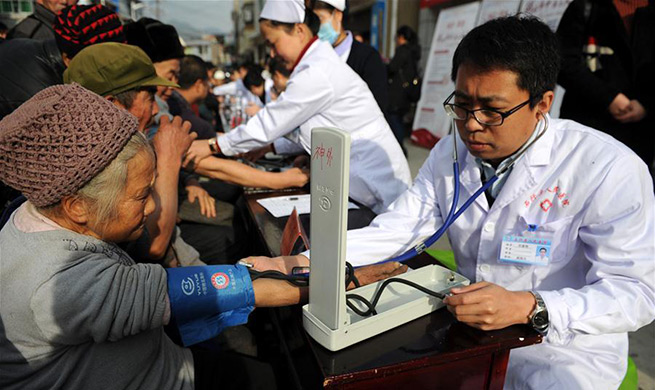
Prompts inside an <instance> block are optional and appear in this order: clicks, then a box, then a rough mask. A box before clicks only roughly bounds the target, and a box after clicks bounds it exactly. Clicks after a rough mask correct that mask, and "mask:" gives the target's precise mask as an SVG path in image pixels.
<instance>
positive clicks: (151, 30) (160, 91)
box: [125, 18, 184, 123]
mask: <svg viewBox="0 0 655 390" xmlns="http://www.w3.org/2000/svg"><path fill="white" fill-rule="evenodd" d="M125 34H126V36H127V43H128V44H130V45H134V46H138V47H140V48H141V49H142V50H143V51H144V52H146V54H147V55H148V57H150V60H151V61H152V63H153V65H154V66H155V71H156V72H157V75H158V76H159V77H163V78H165V79H167V80H169V81H172V82H174V83H177V81H178V77H179V73H180V60H181V59H182V57H184V48H183V47H182V44H181V43H180V37H179V35H178V34H177V30H176V29H175V27H173V26H171V25H170V24H164V23H162V22H160V21H158V20H155V19H151V18H141V19H139V20H138V21H136V22H131V23H128V24H126V25H125ZM172 92H173V89H172V88H171V87H163V86H162V87H158V88H157V95H155V99H156V102H157V105H158V106H159V113H158V114H157V115H156V116H155V121H156V123H159V117H160V116H161V115H164V114H165V111H168V106H167V105H166V100H168V98H169V97H170V96H171V93H172Z"/></svg>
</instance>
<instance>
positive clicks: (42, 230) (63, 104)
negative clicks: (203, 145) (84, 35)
mask: <svg viewBox="0 0 655 390" xmlns="http://www.w3.org/2000/svg"><path fill="white" fill-rule="evenodd" d="M100 130H101V131H100ZM67 139H68V140H70V139H73V140H75V142H72V143H71V142H62V140H67ZM0 150H2V153H0V179H1V180H2V181H3V182H5V183H7V184H10V185H12V186H14V187H16V188H19V189H20V190H21V192H22V193H23V194H24V195H25V196H26V197H27V199H28V201H27V202H26V203H24V204H23V205H22V206H21V207H20V208H19V209H18V210H17V211H16V212H15V213H14V214H13V215H12V218H11V219H10V221H9V222H8V223H7V224H6V225H5V226H4V228H3V229H2V230H1V231H0V247H2V252H1V253H0V318H1V320H2V324H3V326H2V327H0V340H1V341H0V386H1V387H2V388H3V389H28V388H56V387H59V388H66V389H126V388H134V387H138V388H139V389H146V390H147V389H152V390H159V389H173V388H175V389H189V390H190V389H194V388H196V389H199V388H200V389H202V388H204V389H210V388H215V387H213V386H215V382H214V383H212V382H213V380H214V379H215V378H216V377H218V373H219V372H220V374H221V375H222V376H223V377H229V379H227V378H226V381H229V382H228V383H226V384H225V386H221V388H234V387H235V386H239V387H237V388H240V387H241V386H243V387H244V388H249V387H250V386H251V383H249V382H252V381H257V380H259V378H258V376H263V377H265V378H267V379H268V380H271V381H272V373H271V372H270V369H267V368H264V367H262V365H261V364H260V363H257V362H252V361H251V362H249V364H250V365H252V364H255V363H256V364H258V366H257V367H258V368H259V369H260V370H259V371H257V375H254V373H251V374H250V375H246V373H244V372H243V368H242V367H241V366H240V365H239V364H238V363H237V362H238V361H243V360H244V358H240V357H238V356H231V355H228V356H230V357H229V358H228V356H222V355H217V354H212V353H208V352H203V351H202V350H199V351H195V352H192V350H189V349H185V348H182V347H179V346H177V345H175V344H174V343H173V342H172V341H171V340H170V339H169V338H168V336H167V335H166V334H165V333H164V329H163V326H164V325H165V324H167V323H168V322H169V320H170V318H171V316H173V318H175V307H174V306H172V305H173V303H174V302H175V300H174V298H172V293H171V288H173V287H174V286H173V285H171V284H170V283H168V280H169V278H171V277H174V276H175V273H174V272H171V271H165V270H164V268H162V267H161V266H159V265H155V264H135V263H134V261H133V260H132V259H131V258H130V257H129V256H128V255H127V254H126V253H125V252H123V251H122V250H121V249H120V248H119V247H118V246H117V245H116V244H117V243H121V242H124V241H129V240H134V239H135V238H137V237H138V236H139V235H140V234H141V233H142V232H143V230H144V228H145V227H144V226H145V220H146V218H147V217H148V215H150V214H152V213H153V212H154V211H155V207H156V206H155V200H154V199H153V195H152V188H153V186H154V181H155V175H156V169H155V165H156V162H155V155H154V153H153V151H152V149H151V147H150V145H149V143H148V141H147V140H146V138H145V136H144V135H143V134H141V133H140V132H139V130H138V122H137V121H136V119H135V118H134V116H132V115H130V114H129V113H128V112H127V111H125V110H122V109H119V108H118V107H116V106H115V105H113V104H111V103H109V102H108V101H107V100H106V99H103V98H101V97H99V96H97V95H95V94H93V93H92V92H90V91H88V90H86V89H84V88H82V87H80V86H79V85H59V86H54V87H50V88H48V89H45V90H43V91H41V92H39V93H38V94H37V95H35V96H34V97H33V98H32V99H30V100H28V101H27V102H26V103H25V104H24V105H23V106H21V107H19V108H18V109H17V110H16V111H15V112H14V113H13V114H11V115H9V116H7V117H6V118H4V119H3V120H2V121H1V122H0ZM35 169H36V171H35ZM203 268H205V267H196V269H203ZM241 268H244V267H241ZM210 269H214V268H210ZM179 270H183V268H180V269H179ZM225 270H226V272H229V271H232V272H234V273H237V272H245V275H246V277H248V276H247V271H244V270H243V269H237V268H234V267H233V268H232V269H227V268H225ZM248 279H249V277H248ZM245 282H246V283H245V284H246V286H245V287H246V288H245V290H246V291H248V290H249V291H250V293H252V294H253V295H252V296H251V298H253V299H254V301H251V302H249V303H247V305H252V304H256V305H257V306H269V305H280V304H291V303H296V302H298V300H299V298H300V292H299V290H298V289H297V288H295V287H293V286H291V285H290V284H287V283H285V282H280V281H272V280H265V281H263V282H264V283H259V282H257V281H255V282H254V283H251V282H249V281H248V280H245ZM209 288H211V289H212V290H214V291H217V294H218V295H219V296H220V295H221V294H223V293H224V292H225V293H227V291H226V290H225V291H221V290H215V289H214V288H213V287H212V286H211V285H210V286H209ZM169 294H170V295H169ZM250 310H252V307H251V306H250ZM215 313H216V311H215ZM215 315H216V314H215ZM228 316H229V314H228ZM178 320H179V319H178ZM202 356H207V357H208V358H209V359H207V360H203V358H202ZM194 371H195V372H194ZM209 378H212V379H211V380H209ZM273 383H274V382H273Z"/></svg>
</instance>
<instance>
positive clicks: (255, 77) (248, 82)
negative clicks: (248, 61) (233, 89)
mask: <svg viewBox="0 0 655 390" xmlns="http://www.w3.org/2000/svg"><path fill="white" fill-rule="evenodd" d="M243 85H244V86H245V87H246V89H247V90H249V91H250V87H259V86H260V85H264V78H263V77H262V68H261V66H259V65H253V66H251V67H249V68H248V73H247V74H246V76H245V77H244V78H243Z"/></svg>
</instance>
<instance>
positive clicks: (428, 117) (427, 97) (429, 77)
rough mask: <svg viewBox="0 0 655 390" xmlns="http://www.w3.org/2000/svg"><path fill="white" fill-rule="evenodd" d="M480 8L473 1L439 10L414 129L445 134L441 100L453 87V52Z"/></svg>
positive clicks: (445, 119)
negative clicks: (451, 74) (451, 75)
mask: <svg viewBox="0 0 655 390" xmlns="http://www.w3.org/2000/svg"><path fill="white" fill-rule="evenodd" d="M479 9H480V2H475V3H469V4H464V5H460V6H457V7H452V8H447V9H444V10H442V11H441V12H440V13H439V17H438V19H437V25H436V28H435V29H434V35H433V37H432V44H431V45H430V55H429V57H428V61H427V66H426V69H425V74H424V75H423V85H422V87H421V99H420V100H419V102H418V105H417V108H416V115H415V117H414V125H413V127H412V128H413V129H426V130H428V131H430V132H431V133H432V134H434V135H435V136H437V137H438V138H443V137H444V136H446V135H447V134H448V130H449V128H450V120H448V117H447V116H446V113H445V112H444V110H443V106H442V103H443V101H444V100H445V99H446V98H447V97H448V95H450V93H451V92H452V91H453V88H454V84H453V82H452V81H451V80H450V69H451V67H452V59H453V54H454V52H455V49H456V48H457V45H458V44H459V42H460V41H461V40H462V38H463V37H464V35H466V34H467V33H468V32H469V31H470V30H471V29H472V28H473V27H475V22H476V21H477V16H478V10H479Z"/></svg>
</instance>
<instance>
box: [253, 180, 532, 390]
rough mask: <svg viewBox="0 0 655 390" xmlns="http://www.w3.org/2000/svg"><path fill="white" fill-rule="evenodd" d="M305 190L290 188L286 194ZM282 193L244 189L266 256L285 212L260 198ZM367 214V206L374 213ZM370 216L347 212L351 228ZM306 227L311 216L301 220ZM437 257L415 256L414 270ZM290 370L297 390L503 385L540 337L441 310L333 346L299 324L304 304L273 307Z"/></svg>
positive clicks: (288, 383) (287, 381) (288, 380)
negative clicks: (278, 214)
mask: <svg viewBox="0 0 655 390" xmlns="http://www.w3.org/2000/svg"><path fill="white" fill-rule="evenodd" d="M294 193H296V194H301V193H305V192H302V191H295V192H285V193H284V194H283V195H291V194H294ZM279 195H281V194H280V193H266V194H262V193H259V194H247V195H246V204H247V207H248V211H249V214H250V216H251V218H252V221H253V224H254V225H255V226H256V230H257V233H258V239H259V240H260V243H259V245H260V246H261V248H262V251H263V252H262V254H265V255H268V256H277V255H279V243H280V239H281V236H282V229H283V228H284V224H285V222H286V219H285V218H275V217H273V216H272V215H271V214H269V213H268V212H267V211H266V210H265V209H264V208H262V207H261V206H260V205H259V204H258V203H257V202H256V200H257V199H261V198H264V197H270V196H279ZM369 213H370V211H369ZM370 217H372V214H365V213H363V212H362V211H361V210H360V211H358V212H355V211H353V210H351V211H349V218H348V219H349V221H348V223H349V228H354V227H356V226H364V225H367V224H368V220H370ZM301 221H303V225H304V226H305V227H306V228H308V227H309V223H308V216H304V217H302V218H301ZM434 262H435V261H434V259H432V258H431V257H430V256H427V255H426V254H423V255H422V256H419V257H418V258H416V259H413V260H412V263H411V264H410V266H411V267H413V268H416V267H420V266H422V265H425V264H428V263H434ZM268 314H269V315H270V318H271V321H272V323H273V327H274V328H275V333H276V335H277V338H278V339H279V340H278V341H279V346H278V349H279V353H280V356H281V360H283V361H284V364H283V365H284V366H285V369H286V372H283V373H278V376H280V375H282V376H283V378H284V380H283V386H284V388H296V389H314V388H328V389H412V390H418V389H449V390H450V389H466V390H469V389H502V388H503V383H504V381H505V373H506V369H507V363H508V360H509V353H510V350H511V349H513V348H519V347H524V346H528V345H532V344H537V343H540V342H541V336H540V335H539V334H538V333H536V332H535V331H534V330H532V329H531V328H530V327H528V326H512V327H509V328H506V329H502V330H498V331H491V332H483V331H480V330H477V329H474V328H471V327H469V326H467V325H464V324H462V323H459V322H457V321H456V320H455V319H454V318H453V317H452V315H451V314H450V313H449V312H448V311H447V310H443V309H440V310H437V311H435V312H433V313H431V314H429V315H426V316H423V317H421V318H418V319H416V320H414V321H411V322H409V323H407V324H405V325H403V326H400V327H397V328H395V329H392V330H390V331H388V332H386V333H383V334H381V335H378V336H375V337H373V338H370V339H368V340H366V341H363V342H361V343H358V344H355V345H353V346H351V347H348V348H346V349H344V350H341V351H337V352H331V351H328V350H327V349H325V348H323V347H322V346H320V345H319V344H318V343H316V342H315V341H314V340H312V339H311V338H310V337H309V336H308V335H307V333H306V332H305V331H304V329H303V327H302V313H301V310H300V307H292V308H282V309H271V310H268Z"/></svg>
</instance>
